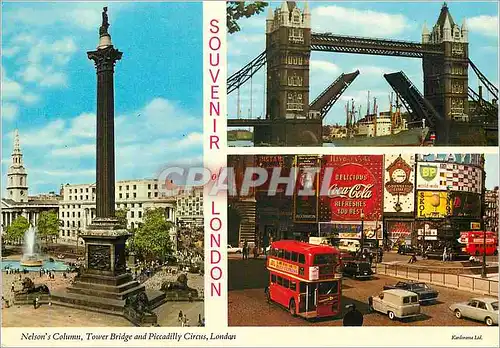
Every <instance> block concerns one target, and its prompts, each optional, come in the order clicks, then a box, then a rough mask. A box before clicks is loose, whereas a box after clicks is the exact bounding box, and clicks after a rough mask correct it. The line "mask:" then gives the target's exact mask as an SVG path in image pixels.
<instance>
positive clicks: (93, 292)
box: [67, 282, 144, 300]
mask: <svg viewBox="0 0 500 348" xmlns="http://www.w3.org/2000/svg"><path fill="white" fill-rule="evenodd" d="M135 283H136V285H135V286H134V287H132V288H128V289H127V290H125V291H122V292H116V291H103V290H100V289H92V288H85V287H84V288H81V287H76V286H72V287H68V288H67V291H68V293H71V294H81V295H89V296H95V297H102V298H107V299H116V300H124V299H126V298H127V297H129V296H132V295H135V294H136V293H138V292H141V291H143V290H144V285H140V284H139V283H138V282H135ZM75 285H77V284H75Z"/></svg>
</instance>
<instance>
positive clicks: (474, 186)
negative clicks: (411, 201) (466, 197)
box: [417, 162, 482, 193]
mask: <svg viewBox="0 0 500 348" xmlns="http://www.w3.org/2000/svg"><path fill="white" fill-rule="evenodd" d="M481 188H482V169H481V168H480V167H476V166H470V165H465V164H456V163H441V162H418V164H417V190H436V191H447V190H449V191H460V192H471V193H481Z"/></svg>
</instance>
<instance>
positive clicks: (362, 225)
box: [359, 212, 365, 253]
mask: <svg viewBox="0 0 500 348" xmlns="http://www.w3.org/2000/svg"><path fill="white" fill-rule="evenodd" d="M359 217H360V218H361V241H360V244H361V245H360V250H361V253H363V247H364V244H365V213H364V212H361V214H360V215H359Z"/></svg>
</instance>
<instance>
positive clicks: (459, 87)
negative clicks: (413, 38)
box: [422, 2, 469, 121]
mask: <svg viewBox="0 0 500 348" xmlns="http://www.w3.org/2000/svg"><path fill="white" fill-rule="evenodd" d="M422 44H423V45H439V46H440V47H441V50H442V52H443V54H442V55H440V56H437V55H428V54H424V56H423V60H422V67H423V73H424V97H425V98H426V99H427V100H428V101H429V102H430V103H431V104H432V105H433V106H434V108H435V109H436V111H437V112H438V113H439V114H440V115H441V116H442V117H443V118H444V119H445V120H448V121H450V120H457V121H462V120H464V115H469V105H468V101H467V100H468V95H467V88H468V66H469V43H468V30H467V26H466V23H465V18H464V20H463V22H462V25H461V26H459V25H457V24H456V23H455V21H454V20H453V17H452V16H451V14H450V12H449V10H448V5H447V4H446V2H445V3H444V4H443V6H442V8H441V13H440V14H439V18H438V20H437V22H436V24H435V25H434V27H433V28H432V31H431V32H429V30H428V29H427V27H426V25H425V24H424V27H423V30H422Z"/></svg>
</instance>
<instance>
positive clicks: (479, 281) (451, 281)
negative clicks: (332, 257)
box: [377, 264, 498, 297]
mask: <svg viewBox="0 0 500 348" xmlns="http://www.w3.org/2000/svg"><path fill="white" fill-rule="evenodd" d="M377 273H378V274H384V275H388V276H391V277H397V278H404V279H411V280H418V281H422V282H426V283H430V284H435V285H440V286H444V287H448V288H454V289H459V290H464V291H470V292H475V293H479V294H483V295H491V296H495V297H496V296H498V280H496V279H488V278H486V279H485V278H478V277H473V276H470V275H466V274H451V273H445V272H438V271H432V270H428V269H425V268H418V267H409V266H405V265H398V264H394V265H388V264H377Z"/></svg>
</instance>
